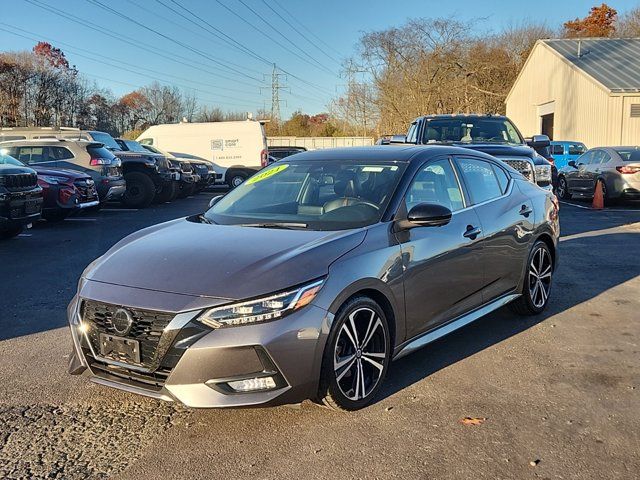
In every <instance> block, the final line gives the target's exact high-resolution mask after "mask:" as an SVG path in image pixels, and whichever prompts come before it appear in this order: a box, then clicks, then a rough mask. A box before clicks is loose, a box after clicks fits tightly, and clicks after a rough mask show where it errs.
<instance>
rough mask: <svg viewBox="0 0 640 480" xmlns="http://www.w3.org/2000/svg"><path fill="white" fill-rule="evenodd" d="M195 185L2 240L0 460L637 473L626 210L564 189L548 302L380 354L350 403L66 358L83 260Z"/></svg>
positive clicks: (127, 473) (368, 474)
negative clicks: (273, 394)
mask: <svg viewBox="0 0 640 480" xmlns="http://www.w3.org/2000/svg"><path fill="white" fill-rule="evenodd" d="M209 198H210V195H201V196H198V197H195V198H191V199H187V200H184V201H182V202H175V203H173V204H170V205H161V206H154V207H152V209H151V210H148V211H145V212H127V211H123V212H118V211H112V212H103V213H100V214H99V215H98V216H97V217H96V218H99V221H95V222H94V221H90V220H78V221H75V222H64V223H63V224H61V225H55V226H49V225H46V224H42V225H38V226H36V228H34V229H33V230H32V231H30V232H29V233H28V234H29V235H30V236H28V237H21V238H18V239H16V240H15V241H12V242H9V243H5V244H1V245H0V265H2V268H3V272H4V271H5V270H4V269H6V271H7V272H8V278H11V279H12V282H10V283H8V284H6V283H5V284H4V285H3V287H2V296H3V298H2V301H3V306H4V305H7V308H3V310H2V311H1V312H0V379H1V382H2V383H1V385H2V387H1V388H0V478H57V479H87V478H89V479H92V478H120V479H136V480H141V479H165V478H167V477H168V478H202V479H204V478H268V479H272V478H273V479H276V478H278V479H280V478H318V479H320V478H323V479H324V478H327V477H329V478H332V477H335V478H341V479H351V478H353V479H356V478H429V479H457V478H464V479H467V478H473V479H496V478H514V479H528V478H531V479H538V478H539V479H580V480H583V479H602V478H607V479H637V478H639V475H638V472H640V416H639V415H638V412H640V324H639V322H638V319H639V316H638V311H639V310H640V295H639V292H640V276H639V275H640V256H638V254H637V252H638V247H640V213H639V212H633V211H625V210H620V209H615V210H606V211H602V212H594V211H590V210H585V209H579V208H576V207H573V206H570V205H563V208H562V211H561V222H562V229H563V238H562V242H561V264H560V268H559V270H558V272H557V275H556V276H555V279H554V290H553V293H552V298H551V304H550V308H549V309H548V311H547V312H545V313H544V314H542V315H540V316H538V317H532V318H527V319H524V320H523V319H521V318H517V317H514V316H513V315H512V314H511V313H510V312H509V311H508V310H507V309H503V310H500V311H498V312H495V313H494V314H492V315H490V316H488V317H486V318H484V319H482V320H481V321H478V322H476V323H475V324H473V325H470V326H469V327H467V328H465V329H463V330H461V331H459V332H456V333H454V334H452V335H450V336H449V337H446V338H444V339H442V340H440V341H438V342H435V343H434V344H432V345H430V346H429V347H427V348H425V349H423V350H421V351H419V352H417V353H415V354H413V355H410V356H408V357H405V358H403V359H402V360H399V361H398V362H395V363H394V364H393V365H392V368H391V371H390V374H389V378H388V383H387V385H386V387H385V390H384V392H383V395H382V396H381V398H380V400H379V401H378V402H377V403H375V404H374V405H372V406H371V407H369V408H367V409H365V410H363V411H359V412H355V413H351V414H343V413H337V412H333V411H330V410H327V409H324V408H321V407H318V406H315V405H312V404H309V403H306V402H305V403H304V404H303V405H302V406H301V407H299V408H290V407H279V408H270V409H238V410H188V409H185V408H183V407H180V406H179V405H175V404H171V403H161V402H156V401H153V400H150V399H146V398H142V397H138V396H135V395H131V394H127V393H123V392H120V391H116V390H112V389H108V388H106V387H102V386H98V385H95V384H92V383H90V382H89V381H88V380H87V378H86V377H72V376H69V375H67V374H66V371H65V368H66V363H67V362H68V353H69V351H70V341H69V337H68V332H67V330H66V328H64V324H65V318H64V307H65V305H66V303H67V302H68V300H69V299H70V297H71V295H72V292H73V290H74V289H75V283H76V279H77V276H78V275H79V273H80V272H81V271H82V269H83V268H84V266H85V265H86V264H87V263H89V262H90V261H91V260H92V259H93V257H95V256H97V255H99V254H100V253H102V252H103V251H104V250H106V249H107V248H108V247H109V246H110V245H112V244H113V243H115V241H117V240H118V239H119V238H121V237H122V236H124V235H126V234H127V233H129V232H131V231H134V230H136V229H138V228H141V227H143V226H146V225H148V224H153V223H157V222H159V221H163V220H167V219H170V218H174V217H177V216H180V215H186V214H190V213H194V212H196V211H198V210H201V209H202V208H203V206H204V205H206V203H207V201H208V199H209ZM25 259H28V261H27V260H25ZM36 267H37V268H36ZM34 293H35V294H37V296H35V295H34ZM60 327H62V328H60ZM465 417H472V418H479V419H484V420H480V421H479V423H480V424H478V425H464V424H463V423H462V422H461V420H462V419H463V418H465Z"/></svg>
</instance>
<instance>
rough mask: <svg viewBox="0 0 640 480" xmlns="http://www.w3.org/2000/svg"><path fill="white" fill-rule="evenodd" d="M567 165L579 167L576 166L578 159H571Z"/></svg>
mask: <svg viewBox="0 0 640 480" xmlns="http://www.w3.org/2000/svg"><path fill="white" fill-rule="evenodd" d="M567 165H569V166H570V167H573V168H578V167H576V161H575V160H569V161H568V162H567Z"/></svg>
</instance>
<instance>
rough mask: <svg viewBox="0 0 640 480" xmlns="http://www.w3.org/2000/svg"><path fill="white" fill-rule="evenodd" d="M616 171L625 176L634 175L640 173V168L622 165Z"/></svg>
mask: <svg viewBox="0 0 640 480" xmlns="http://www.w3.org/2000/svg"><path fill="white" fill-rule="evenodd" d="M616 170H618V171H619V172H620V173H624V174H633V173H638V172H640V167H636V166H627V165H621V166H620V167H616Z"/></svg>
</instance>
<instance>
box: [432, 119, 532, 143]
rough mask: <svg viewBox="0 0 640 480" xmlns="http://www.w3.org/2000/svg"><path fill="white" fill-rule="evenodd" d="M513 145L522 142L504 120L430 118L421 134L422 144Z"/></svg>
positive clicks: (513, 128) (514, 130)
mask: <svg viewBox="0 0 640 480" xmlns="http://www.w3.org/2000/svg"><path fill="white" fill-rule="evenodd" d="M436 142H446V143H513V144H518V145H521V144H523V143H524V140H523V139H522V138H521V137H520V134H519V133H518V131H517V130H516V128H515V127H514V126H513V124H512V123H511V122H510V121H509V120H506V119H504V118H491V117H487V118H464V117H462V118H431V119H427V125H426V128H425V129H424V132H423V134H422V143H436Z"/></svg>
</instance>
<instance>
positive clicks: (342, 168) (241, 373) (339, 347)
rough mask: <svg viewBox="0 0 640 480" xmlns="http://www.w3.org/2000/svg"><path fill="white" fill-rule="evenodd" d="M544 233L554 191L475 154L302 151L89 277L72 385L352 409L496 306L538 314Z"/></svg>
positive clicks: (145, 238) (146, 236)
mask: <svg viewBox="0 0 640 480" xmlns="http://www.w3.org/2000/svg"><path fill="white" fill-rule="evenodd" d="M558 234H559V225H558V204H557V200H556V197H555V195H553V194H552V193H551V192H549V191H547V190H544V189H542V188H540V187H538V186H537V185H535V184H533V183H531V182H529V181H527V180H526V179H525V178H524V177H523V176H522V175H521V174H520V173H518V172H517V171H515V170H513V169H512V168H510V167H508V166H507V165H506V164H504V163H502V162H500V161H499V160H497V159H495V158H494V157H491V156H489V155H487V154H484V153H481V152H476V151H472V150H468V149H464V148H457V147H445V146H418V147H416V146H408V147H369V148H350V149H335V150H317V151H313V152H303V153H299V154H296V155H295V156H292V157H290V158H286V159H283V160H281V161H279V162H276V163H274V164H273V165H271V166H270V167H267V168H265V169H263V170H261V171H260V172H258V173H257V174H256V175H254V176H253V177H251V178H249V179H248V180H247V181H245V182H244V183H243V184H242V185H240V186H238V187H237V188H236V189H234V190H232V191H230V192H229V193H228V194H227V195H226V196H224V197H221V198H220V197H216V198H214V199H213V200H212V202H211V208H210V209H209V210H208V211H206V212H205V213H203V214H201V215H195V216H192V217H187V218H180V219H177V220H173V221H170V222H167V223H164V224H161V225H156V226H153V227H150V228H147V229H145V230H142V231H139V232H137V233H134V234H132V235H130V236H129V237H126V238H124V239H123V240H121V241H120V242H119V243H118V244H116V245H115V246H113V247H112V248H111V249H110V250H109V251H108V252H107V253H105V254H104V255H103V256H102V257H100V258H98V259H97V260H95V261H94V262H93V263H92V264H91V265H89V267H87V269H86V270H85V271H84V273H83V274H82V277H81V279H80V282H79V286H78V292H77V294H76V296H75V297H74V298H73V300H72V302H71V304H70V305H69V309H68V315H69V322H70V324H71V332H72V336H73V344H74V348H73V355H72V357H71V361H70V365H69V371H70V373H72V374H80V373H83V372H85V373H87V374H89V375H90V376H91V378H92V380H93V381H95V382H97V383H100V384H102V385H107V386H110V387H115V388H119V389H122V390H127V391H129V392H133V393H138V394H142V395H147V396H151V397H154V398H157V399H162V400H169V401H179V402H182V403H183V404H185V405H188V406H191V407H233V406H247V405H275V404H282V403H296V402H300V401H302V400H304V399H307V398H311V399H315V400H318V401H322V402H324V403H325V404H326V405H329V406H332V407H334V408H340V409H346V410H355V409H358V408H362V407H364V406H366V405H368V404H369V403H370V402H372V401H373V400H374V399H375V397H376V395H377V394H378V393H379V391H380V389H381V386H382V384H383V381H384V378H385V376H386V374H387V371H388V369H389V364H390V362H391V361H392V360H394V359H397V358H400V357H402V356H404V355H407V354H409V353H411V352H413V351H414V350H415V349H417V348H420V347H422V346H424V345H427V344H428V343H430V342H432V341H434V340H436V339H438V338H441V337H443V336H444V335H446V334H448V333H450V332H452V331H454V330H456V329H459V328H462V327H463V326H465V325H467V324H469V323H470V322H473V321H475V320H477V319H479V318H481V317H482V316H484V315H486V314H488V313H489V312H491V311H493V310H496V309H498V308H500V307H502V306H503V305H506V304H510V305H511V306H512V308H513V310H514V311H515V312H516V313H519V314H525V315H532V314H538V313H540V312H542V311H543V310H544V309H545V307H546V306H547V303H548V301H549V293H550V290H551V280H552V275H553V273H554V270H555V265H556V262H557V245H558ZM193 252H198V255H194V254H193Z"/></svg>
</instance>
